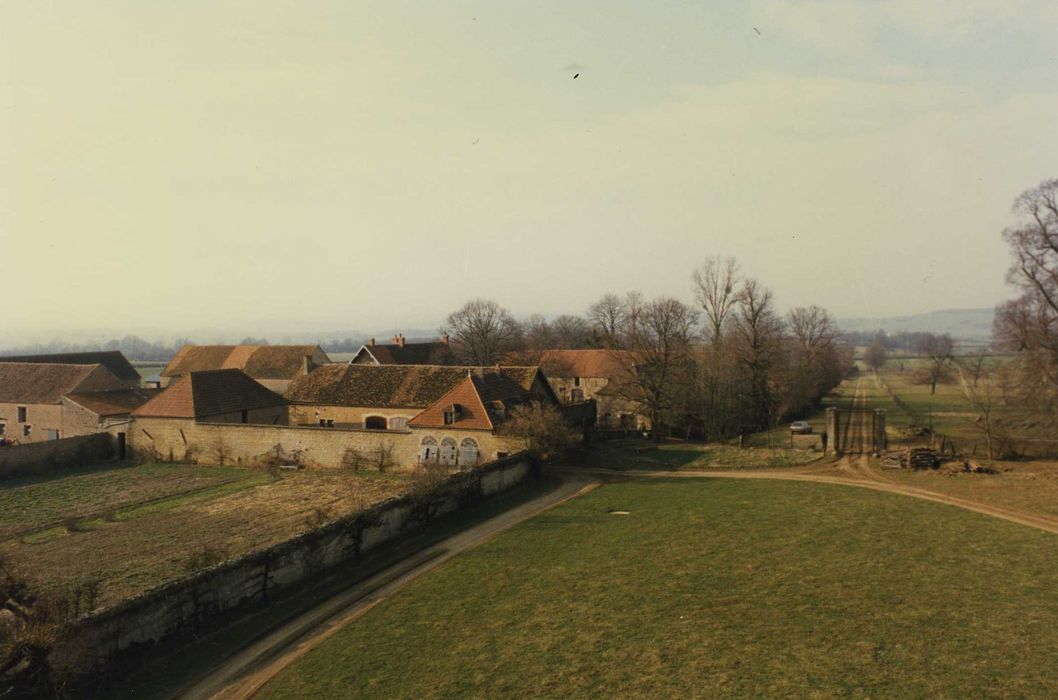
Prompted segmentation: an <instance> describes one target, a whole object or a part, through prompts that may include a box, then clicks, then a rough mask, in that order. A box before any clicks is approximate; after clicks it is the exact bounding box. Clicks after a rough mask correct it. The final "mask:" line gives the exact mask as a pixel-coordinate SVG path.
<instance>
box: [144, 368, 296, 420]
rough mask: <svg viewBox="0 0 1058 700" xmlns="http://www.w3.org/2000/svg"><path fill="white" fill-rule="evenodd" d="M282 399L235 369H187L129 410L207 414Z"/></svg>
mask: <svg viewBox="0 0 1058 700" xmlns="http://www.w3.org/2000/svg"><path fill="white" fill-rule="evenodd" d="M286 403H287V402H286V400H285V399H284V398H283V397H282V396H280V395H279V394H277V393H275V392H274V391H270V390H268V389H266V388H265V387H264V386H262V385H261V384H259V383H258V382H257V381H255V380H254V379H252V378H250V377H248V376H247V375H246V374H245V373H243V372H242V371H240V370H237V369H218V370H209V371H205V372H190V373H188V374H187V375H185V376H182V377H180V378H179V379H177V380H176V381H174V382H173V383H172V384H170V385H169V386H168V387H166V388H165V389H163V390H162V392H161V393H160V394H158V395H157V396H155V397H154V398H152V399H151V400H150V401H148V402H147V403H145V404H143V405H142V406H140V407H139V408H137V409H135V410H134V411H133V412H132V415H133V416H138V417H141V418H147V417H150V418H208V417H210V416H217V415H221V414H223V413H234V412H236V411H244V410H250V409H254V408H271V407H273V406H283V405H285V404H286Z"/></svg>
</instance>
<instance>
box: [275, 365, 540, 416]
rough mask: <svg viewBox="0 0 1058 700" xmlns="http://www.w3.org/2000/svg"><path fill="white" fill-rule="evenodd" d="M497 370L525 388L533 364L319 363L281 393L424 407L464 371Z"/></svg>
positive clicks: (534, 371)
mask: <svg viewBox="0 0 1058 700" xmlns="http://www.w3.org/2000/svg"><path fill="white" fill-rule="evenodd" d="M487 372H498V373H499V374H501V375H502V376H504V377H506V379H507V380H508V381H509V382H510V383H512V384H514V385H515V386H518V387H521V389H522V390H524V391H529V390H530V389H532V387H533V382H534V381H535V379H536V377H537V375H538V373H539V369H538V368H536V367H500V368H498V369H497V368H480V367H465V366H437V365H349V364H341V365H324V366H323V367H319V368H317V369H315V370H313V371H312V372H310V373H309V374H308V375H306V376H301V377H298V378H296V379H295V380H294V381H293V382H291V384H290V387H289V388H288V389H287V392H286V396H287V398H288V399H290V400H291V401H296V402H299V403H316V404H328V405H334V406H364V407H373V408H426V407H427V406H429V405H430V404H432V403H433V402H434V401H436V400H437V399H438V398H440V397H441V396H443V395H444V394H445V393H446V392H447V391H449V390H450V389H452V387H454V386H456V385H457V384H459V383H460V382H461V381H462V380H463V379H465V378H466V377H467V374H468V373H472V374H473V373H477V374H481V373H487Z"/></svg>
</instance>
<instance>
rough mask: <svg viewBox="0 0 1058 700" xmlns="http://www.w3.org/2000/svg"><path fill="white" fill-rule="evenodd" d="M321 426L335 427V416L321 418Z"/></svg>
mask: <svg viewBox="0 0 1058 700" xmlns="http://www.w3.org/2000/svg"><path fill="white" fill-rule="evenodd" d="M320 427H321V428H333V427H334V419H333V418H320Z"/></svg>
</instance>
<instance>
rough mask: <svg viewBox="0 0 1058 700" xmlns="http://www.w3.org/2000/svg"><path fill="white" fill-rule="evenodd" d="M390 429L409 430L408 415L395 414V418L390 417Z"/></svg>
mask: <svg viewBox="0 0 1058 700" xmlns="http://www.w3.org/2000/svg"><path fill="white" fill-rule="evenodd" d="M389 429H390V430H407V429H408V419H407V418H406V417H404V416H394V417H393V418H390V419H389Z"/></svg>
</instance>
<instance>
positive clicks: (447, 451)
mask: <svg viewBox="0 0 1058 700" xmlns="http://www.w3.org/2000/svg"><path fill="white" fill-rule="evenodd" d="M455 463H456V441H455V440H454V439H452V438H450V437H448V438H445V439H444V440H441V464H455Z"/></svg>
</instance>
